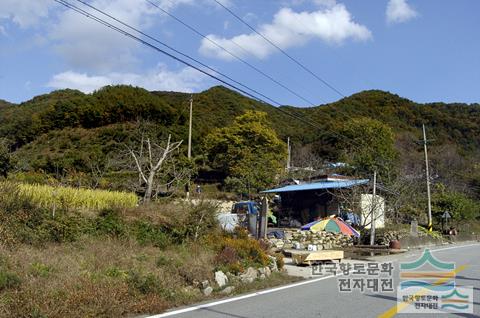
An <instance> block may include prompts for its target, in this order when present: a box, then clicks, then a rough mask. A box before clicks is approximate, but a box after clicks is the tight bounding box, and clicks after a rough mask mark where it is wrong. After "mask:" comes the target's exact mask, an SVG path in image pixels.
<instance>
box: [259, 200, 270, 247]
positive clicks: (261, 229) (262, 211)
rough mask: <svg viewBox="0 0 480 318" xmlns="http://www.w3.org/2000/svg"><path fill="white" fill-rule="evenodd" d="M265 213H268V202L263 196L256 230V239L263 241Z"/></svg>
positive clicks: (265, 232) (265, 226)
mask: <svg viewBox="0 0 480 318" xmlns="http://www.w3.org/2000/svg"><path fill="white" fill-rule="evenodd" d="M267 211H268V200H267V196H264V197H263V199H262V208H261V209H260V226H259V230H258V238H259V239H261V238H262V239H264V238H266V237H267Z"/></svg>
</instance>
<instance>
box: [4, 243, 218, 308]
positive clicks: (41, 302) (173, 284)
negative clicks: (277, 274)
mask: <svg viewBox="0 0 480 318" xmlns="http://www.w3.org/2000/svg"><path fill="white" fill-rule="evenodd" d="M0 253H1V255H2V266H1V267H2V270H8V271H10V272H14V273H15V274H16V275H18V277H19V278H20V280H21V283H20V285H19V286H17V287H15V288H9V289H6V290H3V291H0V316H1V317H66V316H68V315H71V316H74V317H121V316H126V315H131V314H136V313H159V312H162V311H164V310H165V309H166V308H168V307H172V306H176V305H181V304H185V303H188V302H192V301H198V300H200V299H201V294H200V292H199V291H198V290H197V289H188V288H186V287H187V286H188V285H189V284H190V283H191V282H190V281H191V280H193V277H198V278H202V277H203V278H211V277H210V276H211V273H212V268H211V265H209V264H211V263H212V258H213V255H210V254H209V253H208V252H205V251H204V250H203V249H202V248H201V247H192V248H187V247H184V248H183V249H180V251H177V252H176V251H174V250H166V251H164V252H161V251H160V250H159V249H157V248H154V247H151V246H139V245H138V244H137V243H135V242H132V241H120V240H95V241H94V240H90V239H87V240H82V241H79V242H76V243H69V244H62V245H59V244H51V245H48V246H46V247H44V248H36V247H32V246H28V245H23V246H18V248H16V249H15V250H8V249H2V250H0ZM159 258H160V259H162V258H163V261H159Z"/></svg>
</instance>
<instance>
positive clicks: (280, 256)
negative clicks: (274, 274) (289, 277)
mask: <svg viewBox="0 0 480 318" xmlns="http://www.w3.org/2000/svg"><path fill="white" fill-rule="evenodd" d="M274 256H275V259H276V261H277V267H278V269H282V268H283V266H285V260H284V259H283V258H284V257H283V254H282V253H275V254H274Z"/></svg>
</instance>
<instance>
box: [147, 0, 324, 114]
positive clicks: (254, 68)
mask: <svg viewBox="0 0 480 318" xmlns="http://www.w3.org/2000/svg"><path fill="white" fill-rule="evenodd" d="M145 1H147V2H148V3H150V4H151V5H152V6H154V7H155V8H157V9H158V10H160V11H162V12H163V13H164V14H166V15H168V16H169V17H171V18H172V19H174V20H175V21H177V22H178V23H180V24H182V25H183V26H184V27H186V28H187V29H189V30H190V31H192V32H194V33H195V34H197V35H198V36H200V37H202V38H203V39H205V40H207V41H208V42H210V43H212V44H213V45H215V46H216V47H217V48H219V49H221V50H222V51H224V52H226V53H227V54H228V55H230V56H231V57H233V58H235V59H236V60H238V61H240V62H242V63H243V64H245V65H247V66H248V67H249V68H251V69H253V70H254V71H255V72H257V73H259V74H261V75H262V76H264V77H265V78H267V79H269V80H270V81H272V82H274V83H275V84H277V85H278V86H280V87H282V88H283V89H285V90H287V91H288V92H290V93H291V94H293V95H295V96H296V97H298V98H300V99H301V100H303V101H304V102H306V103H308V104H310V106H317V105H315V104H314V103H313V102H312V101H310V100H308V99H306V98H305V97H303V96H302V95H300V94H298V93H297V92H295V91H294V90H292V89H290V88H289V87H287V86H286V85H285V84H283V83H281V82H280V81H278V80H277V79H275V78H274V77H272V76H270V75H268V74H267V73H265V72H264V71H262V70H261V69H259V68H258V67H256V66H255V65H253V64H252V63H249V62H248V61H246V60H245V59H243V58H241V57H240V56H238V55H237V54H235V53H233V52H232V51H230V50H229V49H227V48H226V47H224V46H223V45H221V44H219V43H218V42H217V41H214V40H212V39H211V38H209V37H208V36H206V35H205V34H203V33H201V32H200V31H198V30H197V29H195V28H194V27H192V26H191V25H190V24H188V23H186V22H185V21H183V20H182V19H180V18H178V17H177V16H175V15H174V14H173V13H170V12H168V11H167V10H165V9H163V8H162V7H160V6H159V5H157V4H156V3H154V2H152V1H151V0H145ZM232 43H233V44H235V45H236V46H237V47H239V48H240V49H242V50H243V51H245V52H247V53H248V51H247V50H246V49H245V48H243V47H242V46H241V45H239V44H237V43H236V42H234V41H232Z"/></svg>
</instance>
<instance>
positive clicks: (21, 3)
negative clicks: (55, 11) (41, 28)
mask: <svg viewBox="0 0 480 318" xmlns="http://www.w3.org/2000/svg"><path fill="white" fill-rule="evenodd" d="M53 6H55V2H53V1H52V0H34V1H32V0H1V1H0V19H11V20H12V21H13V22H14V23H16V24H18V25H19V26H20V27H22V28H27V27H30V26H32V25H34V24H36V23H37V22H38V21H39V20H40V19H42V18H45V17H47V16H48V11H49V9H50V8H52V7H53Z"/></svg>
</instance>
